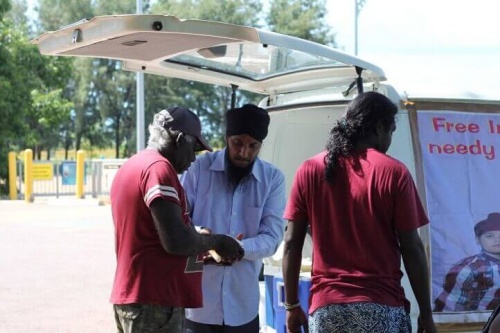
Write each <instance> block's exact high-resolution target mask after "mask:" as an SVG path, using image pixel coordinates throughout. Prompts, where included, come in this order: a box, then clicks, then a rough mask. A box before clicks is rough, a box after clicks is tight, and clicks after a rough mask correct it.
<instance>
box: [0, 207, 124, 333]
mask: <svg viewBox="0 0 500 333" xmlns="http://www.w3.org/2000/svg"><path fill="white" fill-rule="evenodd" d="M114 269H115V257H114V239H113V226H112V220H111V211H110V206H109V205H104V206H99V205H98V202H97V200H93V199H76V198H60V199H55V198H54V199H40V200H39V199H36V200H35V202H34V203H25V202H24V201H7V200H0V331H1V332H2V333H24V332H39V333H48V332H50V333H58V332H65V333H66V332H78V333H87V332H88V333H99V332H115V331H116V330H115V328H114V319H113V311H112V307H111V304H110V303H109V296H110V292H111V285H112V282H113V275H114Z"/></svg>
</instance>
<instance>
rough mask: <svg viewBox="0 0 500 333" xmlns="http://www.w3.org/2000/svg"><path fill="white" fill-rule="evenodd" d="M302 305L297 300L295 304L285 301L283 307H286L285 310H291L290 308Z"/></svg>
mask: <svg viewBox="0 0 500 333" xmlns="http://www.w3.org/2000/svg"><path fill="white" fill-rule="evenodd" d="M299 306H300V302H297V303H293V304H288V303H286V302H285V303H283V307H284V308H285V310H287V311H289V310H293V309H295V308H298V307H299Z"/></svg>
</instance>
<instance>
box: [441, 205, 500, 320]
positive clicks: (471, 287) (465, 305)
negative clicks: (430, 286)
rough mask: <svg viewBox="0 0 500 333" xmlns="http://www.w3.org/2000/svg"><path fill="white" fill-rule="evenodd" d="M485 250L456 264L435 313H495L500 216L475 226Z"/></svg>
mask: <svg viewBox="0 0 500 333" xmlns="http://www.w3.org/2000/svg"><path fill="white" fill-rule="evenodd" d="M474 234H475V236H476V243H477V244H478V245H479V246H480V247H481V251H480V252H479V253H478V254H476V255H473V256H470V257H467V258H464V259H462V260H461V261H459V262H458V263H456V264H455V265H453V267H452V268H451V269H450V271H449V272H448V274H446V277H445V279H444V284H443V291H442V292H441V293H440V295H439V296H438V298H437V299H436V300H435V308H434V311H435V312H442V311H476V310H493V309H495V308H496V307H497V306H498V305H500V213H490V214H489V215H488V217H487V218H486V219H484V220H481V221H479V222H478V223H476V225H475V226H474Z"/></svg>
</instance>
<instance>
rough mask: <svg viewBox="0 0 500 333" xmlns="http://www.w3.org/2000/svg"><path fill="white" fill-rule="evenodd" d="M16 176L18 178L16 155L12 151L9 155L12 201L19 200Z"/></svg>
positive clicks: (10, 194)
mask: <svg viewBox="0 0 500 333" xmlns="http://www.w3.org/2000/svg"><path fill="white" fill-rule="evenodd" d="M16 176H17V167H16V153H15V152H13V151H11V152H10V153H9V199H10V200H16V199H17V186H16Z"/></svg>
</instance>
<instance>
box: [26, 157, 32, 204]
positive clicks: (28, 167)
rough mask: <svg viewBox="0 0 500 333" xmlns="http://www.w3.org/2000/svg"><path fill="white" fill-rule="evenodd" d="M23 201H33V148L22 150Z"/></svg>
mask: <svg viewBox="0 0 500 333" xmlns="http://www.w3.org/2000/svg"><path fill="white" fill-rule="evenodd" d="M24 201H26V202H33V150H31V149H26V150H25V151H24Z"/></svg>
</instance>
